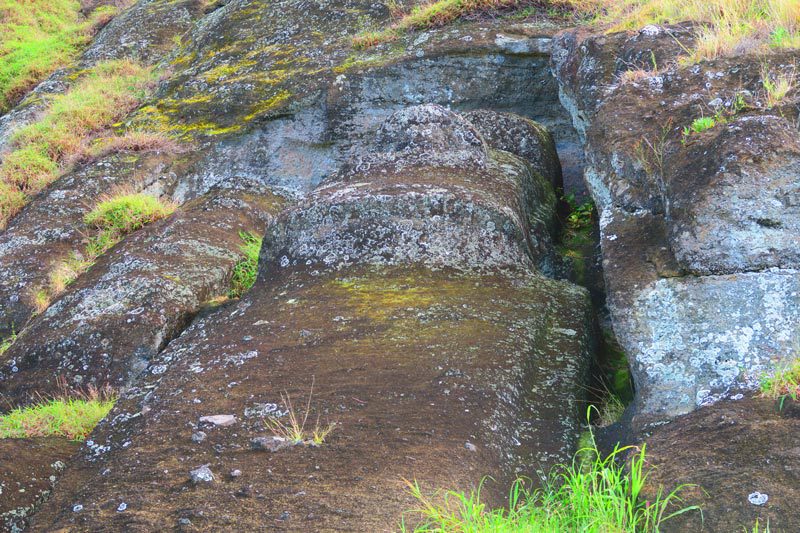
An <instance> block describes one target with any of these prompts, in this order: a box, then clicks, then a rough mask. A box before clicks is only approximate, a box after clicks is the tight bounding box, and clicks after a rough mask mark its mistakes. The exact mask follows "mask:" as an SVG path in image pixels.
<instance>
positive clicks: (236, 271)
mask: <svg viewBox="0 0 800 533" xmlns="http://www.w3.org/2000/svg"><path fill="white" fill-rule="evenodd" d="M239 238H241V239H242V242H243V243H242V245H241V246H240V247H239V249H240V250H241V252H242V254H243V257H242V258H241V259H240V260H239V262H238V263H236V265H235V266H234V267H233V276H232V277H231V288H230V290H229V291H228V296H229V297H230V298H239V297H241V296H242V294H244V293H245V292H247V291H248V290H249V289H250V287H252V286H253V284H254V283H255V282H256V278H257V277H258V255H259V254H260V253H261V241H262V239H261V237H259V236H258V235H256V234H255V233H253V232H250V231H240V232H239Z"/></svg>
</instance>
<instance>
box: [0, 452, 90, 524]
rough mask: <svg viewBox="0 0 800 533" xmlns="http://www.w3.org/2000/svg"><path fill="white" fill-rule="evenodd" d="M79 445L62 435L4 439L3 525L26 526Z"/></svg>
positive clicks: (0, 463) (0, 455)
mask: <svg viewBox="0 0 800 533" xmlns="http://www.w3.org/2000/svg"><path fill="white" fill-rule="evenodd" d="M79 447H80V444H79V443H77V442H72V441H68V440H65V439H58V438H43V439H2V440H0V529H2V530H3V531H9V532H14V533H16V532H18V531H22V530H24V529H25V527H26V526H27V525H28V520H29V519H30V516H31V515H32V514H33V513H34V512H35V511H36V509H37V507H38V506H39V505H40V504H41V503H42V502H43V501H45V500H46V499H47V497H48V496H49V495H50V492H51V491H52V490H53V487H54V486H55V482H56V479H57V478H58V476H59V475H61V472H62V471H63V470H64V469H65V468H66V467H67V462H68V461H69V459H70V458H71V457H72V455H73V454H74V453H75V452H77V451H78V448H79Z"/></svg>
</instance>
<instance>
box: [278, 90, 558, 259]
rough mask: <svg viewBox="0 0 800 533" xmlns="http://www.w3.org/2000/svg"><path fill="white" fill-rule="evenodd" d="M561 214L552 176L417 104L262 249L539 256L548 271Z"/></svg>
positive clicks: (315, 253) (357, 254)
mask: <svg viewBox="0 0 800 533" xmlns="http://www.w3.org/2000/svg"><path fill="white" fill-rule="evenodd" d="M523 138H525V137H523ZM365 173H369V174H375V175H379V176H380V177H381V179H380V180H365V179H364V174H365ZM554 216H555V195H554V194H553V191H552V188H551V187H550V185H549V183H548V181H547V180H546V179H545V178H543V177H542V176H541V175H539V174H537V173H535V172H534V171H532V169H531V168H530V166H528V165H526V164H525V163H524V162H523V161H521V160H520V159H518V158H516V157H514V156H511V155H510V154H509V153H507V152H499V151H497V152H493V151H490V150H489V149H487V146H486V145H485V144H484V141H483V139H482V138H481V136H480V135H479V133H478V131H477V130H476V129H475V128H474V126H472V124H470V123H469V122H466V121H465V120H464V119H463V118H462V117H460V116H459V115H457V114H455V113H453V112H450V111H447V110H445V109H444V108H442V107H439V106H434V105H427V106H417V107H412V108H409V109H408V110H404V111H399V112H397V113H395V114H394V115H392V116H391V118H390V119H389V120H387V122H386V123H385V124H384V125H383V126H382V127H381V129H380V130H379V131H378V134H377V136H376V140H375V142H374V143H373V144H372V145H370V146H368V147H366V149H365V154H364V155H363V156H360V157H359V158H358V159H356V160H355V161H353V162H352V163H351V164H350V165H349V167H348V168H347V169H346V170H344V171H343V172H342V174H341V175H340V176H338V177H337V178H334V179H331V180H330V182H326V183H325V184H323V185H322V186H321V187H320V188H318V189H317V190H316V191H314V193H313V194H311V195H309V197H308V198H307V199H306V200H304V201H303V202H302V204H301V205H300V206H299V207H298V208H296V209H294V210H292V211H290V212H288V213H287V214H285V215H284V216H282V220H284V221H286V223H285V224H280V225H278V226H276V229H275V231H274V232H272V233H271V234H270V235H268V237H267V240H266V242H267V246H265V247H264V254H265V255H266V256H267V257H268V260H271V259H272V258H275V261H274V262H275V263H278V264H280V265H281V266H282V267H286V266H289V265H303V264H305V265H308V266H316V265H322V266H335V267H337V268H339V267H342V266H348V265H352V264H379V265H392V264H397V263H408V262H419V263H424V264H426V265H428V266H429V267H437V268H441V267H455V268H464V267H469V268H472V269H481V268H486V269H497V268H503V267H506V268H509V267H517V266H520V265H526V264H527V263H528V262H529V261H530V259H533V260H534V261H535V262H536V263H538V264H539V265H541V266H543V267H544V269H545V270H548V271H549V269H550V268H551V265H550V262H551V256H552V254H553V250H552V236H551V231H552V224H553V220H554Z"/></svg>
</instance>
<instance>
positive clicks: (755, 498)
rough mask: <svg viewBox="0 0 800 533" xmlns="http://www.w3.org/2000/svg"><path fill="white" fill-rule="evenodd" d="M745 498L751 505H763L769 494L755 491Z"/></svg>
mask: <svg viewBox="0 0 800 533" xmlns="http://www.w3.org/2000/svg"><path fill="white" fill-rule="evenodd" d="M747 500H748V501H749V502H750V503H752V504H753V505H764V504H765V503H767V500H769V496H767V495H766V494H762V493H760V492H758V491H756V492H754V493H752V494H750V495H749V496H748V497H747Z"/></svg>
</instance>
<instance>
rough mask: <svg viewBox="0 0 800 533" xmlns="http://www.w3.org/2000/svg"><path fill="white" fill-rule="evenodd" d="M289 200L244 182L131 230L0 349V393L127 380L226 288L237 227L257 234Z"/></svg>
mask: <svg viewBox="0 0 800 533" xmlns="http://www.w3.org/2000/svg"><path fill="white" fill-rule="evenodd" d="M285 204H286V200H284V199H283V198H281V197H278V196H275V195H273V194H271V193H270V192H269V191H267V190H265V189H263V188H261V187H260V186H254V187H252V188H249V189H248V188H243V187H242V184H241V183H240V184H236V186H235V187H234V188H227V189H226V188H220V189H216V190H214V191H211V192H210V193H209V194H208V195H206V196H205V197H203V198H201V199H198V200H196V201H194V202H190V203H188V204H186V205H184V206H183V207H182V208H181V209H180V210H179V211H178V212H177V213H176V214H175V215H173V216H172V217H170V218H169V219H168V220H166V221H163V222H161V223H157V224H155V225H153V226H151V227H147V228H145V229H143V230H141V231H139V232H138V233H137V234H135V235H133V236H131V237H129V238H128V239H127V240H125V242H123V243H122V244H120V245H119V246H117V247H115V248H114V249H112V250H111V251H110V252H109V253H107V254H106V255H105V256H103V257H102V258H101V259H100V260H99V261H98V263H97V264H96V265H94V266H93V267H92V268H91V270H90V271H89V272H88V273H87V274H85V275H84V276H82V277H81V278H80V280H79V281H77V282H76V283H75V284H73V285H71V286H70V287H69V289H68V291H67V292H66V293H65V294H64V295H63V296H61V297H60V298H59V300H58V301H57V302H56V303H54V304H53V305H51V306H50V307H49V308H48V309H47V311H46V312H44V313H43V314H42V315H41V316H38V317H37V318H35V319H34V320H33V322H32V323H31V324H30V325H29V326H28V327H27V328H26V329H25V330H24V331H23V332H22V333H21V335H20V336H19V338H18V339H17V341H16V342H15V343H14V345H13V346H12V347H11V348H10V349H9V350H8V351H7V352H6V353H5V354H4V355H3V357H2V369H0V396H4V397H6V398H14V399H15V400H16V402H18V403H19V402H23V401H24V400H25V399H27V398H31V397H34V398H35V397H39V396H42V395H43V396H50V395H53V394H55V393H57V392H59V391H58V388H59V386H60V384H59V382H58V381H59V379H65V380H66V382H67V384H68V385H69V386H74V387H76V388H82V387H85V386H87V385H94V386H96V387H103V386H105V385H112V386H113V387H115V388H119V387H123V386H126V385H128V384H130V383H131V381H132V380H133V379H134V378H135V377H136V376H137V375H138V374H139V373H140V372H141V371H142V370H144V368H145V367H146V366H147V364H148V361H149V360H150V358H152V357H153V356H154V355H155V354H156V353H158V351H159V350H160V349H161V348H163V346H164V345H166V343H167V342H168V341H169V340H170V339H172V338H173V337H175V336H176V335H177V334H178V333H180V331H181V330H182V329H183V327H184V326H185V325H186V323H187V322H188V320H190V319H191V317H192V316H193V315H194V314H195V313H196V312H197V311H198V310H199V308H200V306H201V305H202V304H203V303H205V302H207V301H208V300H211V299H212V298H215V297H217V296H220V295H224V294H226V293H227V290H228V286H229V285H228V284H229V280H230V273H231V270H232V268H233V266H234V264H235V263H236V262H237V260H238V259H239V258H240V256H241V254H240V253H239V250H238V248H239V246H240V245H241V240H240V237H239V233H240V232H244V231H248V232H254V233H256V234H261V233H263V232H264V229H265V228H266V227H267V226H268V225H269V223H271V222H272V220H273V219H274V216H275V215H276V214H277V213H278V211H280V210H281V209H282V208H283V207H284V205H285ZM122 332H124V334H123V333H122Z"/></svg>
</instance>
